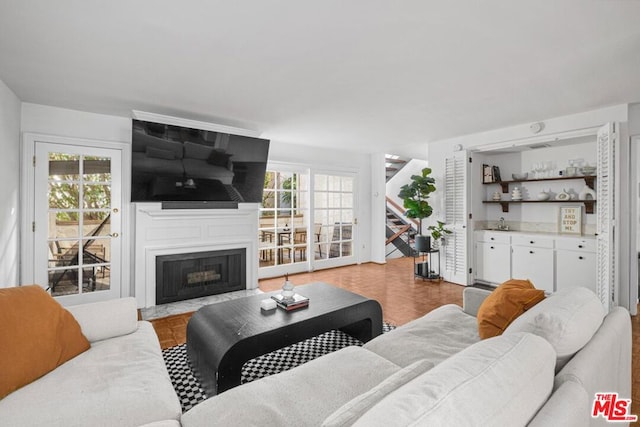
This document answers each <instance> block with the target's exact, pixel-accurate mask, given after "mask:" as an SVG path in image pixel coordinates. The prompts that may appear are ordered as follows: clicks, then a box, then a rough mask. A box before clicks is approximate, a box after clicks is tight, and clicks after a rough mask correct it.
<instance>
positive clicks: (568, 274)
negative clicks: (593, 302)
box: [474, 230, 596, 292]
mask: <svg viewBox="0 0 640 427" xmlns="http://www.w3.org/2000/svg"><path fill="white" fill-rule="evenodd" d="M474 273H475V276H474V277H475V279H476V280H478V281H482V282H488V283H493V284H500V283H502V282H504V281H505V280H508V279H510V278H515V279H529V280H531V282H532V283H533V285H534V286H535V287H536V288H538V289H543V290H545V291H547V292H554V291H558V290H562V289H568V288H571V287H576V286H583V287H586V288H589V289H591V290H593V291H595V289H596V240H595V239H594V238H590V237H584V236H583V237H573V236H562V235H556V236H554V235H549V234H536V233H523V232H517V231H514V232H511V231H510V232H496V231H480V230H479V231H476V232H475V265H474Z"/></svg>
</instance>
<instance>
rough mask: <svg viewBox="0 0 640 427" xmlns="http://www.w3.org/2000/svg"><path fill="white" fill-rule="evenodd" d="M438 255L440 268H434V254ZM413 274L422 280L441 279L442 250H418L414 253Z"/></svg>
mask: <svg viewBox="0 0 640 427" xmlns="http://www.w3.org/2000/svg"><path fill="white" fill-rule="evenodd" d="M432 255H437V256H438V263H437V265H438V270H434V267H435V263H434V262H433V256H432ZM413 275H414V277H420V278H422V280H440V250H439V249H429V250H428V251H416V250H415V249H414V253H413Z"/></svg>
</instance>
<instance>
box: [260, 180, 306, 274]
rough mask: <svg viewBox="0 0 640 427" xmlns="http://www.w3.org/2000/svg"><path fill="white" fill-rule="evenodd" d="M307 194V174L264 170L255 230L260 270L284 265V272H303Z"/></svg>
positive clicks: (304, 268)
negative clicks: (256, 230) (262, 188)
mask: <svg viewBox="0 0 640 427" xmlns="http://www.w3.org/2000/svg"><path fill="white" fill-rule="evenodd" d="M308 194H309V174H308V172H304V171H295V170H294V171H289V170H283V169H280V170H271V169H270V170H268V171H267V173H266V176H265V180H264V190H263V193H262V206H261V207H260V223H259V229H258V252H259V254H258V257H259V265H260V267H277V266H287V271H288V272H294V271H295V272H297V271H304V270H306V267H305V266H304V265H303V264H306V263H307V256H308V236H309V233H310V230H309V224H310V220H309V196H308ZM292 264H297V265H298V266H292ZM291 267H294V268H293V269H291ZM296 267H299V268H296Z"/></svg>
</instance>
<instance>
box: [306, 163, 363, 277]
mask: <svg viewBox="0 0 640 427" xmlns="http://www.w3.org/2000/svg"><path fill="white" fill-rule="evenodd" d="M355 181H356V180H355V176H354V175H352V174H337V173H314V174H313V180H312V187H313V192H312V198H313V200H312V203H313V217H312V219H313V231H312V234H313V236H312V238H313V239H310V240H309V244H310V245H312V247H311V248H310V249H309V252H310V253H313V254H314V256H313V264H312V267H315V268H331V267H338V266H342V265H349V264H355V263H356V259H357V258H356V256H355V250H356V245H355V242H357V236H356V232H357V225H358V221H357V218H356V217H355V214H354V212H355V211H356V210H355V209H356V208H355V206H354V200H355V197H354V196H355V194H354V191H355V188H356V185H355Z"/></svg>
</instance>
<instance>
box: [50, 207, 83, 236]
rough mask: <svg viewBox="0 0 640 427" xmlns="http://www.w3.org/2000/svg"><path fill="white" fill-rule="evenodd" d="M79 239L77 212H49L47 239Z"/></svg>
mask: <svg viewBox="0 0 640 427" xmlns="http://www.w3.org/2000/svg"><path fill="white" fill-rule="evenodd" d="M61 237H62V238H63V237H80V224H79V223H78V212H73V211H70V212H51V211H49V239H55V238H61Z"/></svg>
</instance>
